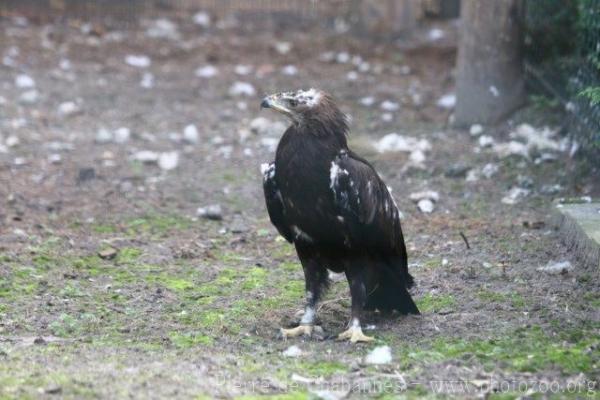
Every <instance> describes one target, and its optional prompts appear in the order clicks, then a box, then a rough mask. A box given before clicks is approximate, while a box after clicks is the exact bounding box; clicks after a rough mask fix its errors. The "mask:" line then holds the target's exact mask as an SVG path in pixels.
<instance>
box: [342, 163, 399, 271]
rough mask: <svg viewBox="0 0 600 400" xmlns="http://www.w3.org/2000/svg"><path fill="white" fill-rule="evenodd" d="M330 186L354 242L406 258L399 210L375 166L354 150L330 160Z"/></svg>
mask: <svg viewBox="0 0 600 400" xmlns="http://www.w3.org/2000/svg"><path fill="white" fill-rule="evenodd" d="M330 187H331V190H332V192H333V198H334V202H335V204H336V207H337V209H338V212H339V213H340V216H341V217H342V218H343V220H344V225H345V226H346V227H347V229H348V233H349V235H350V240H351V243H356V244H362V245H364V244H366V245H368V246H369V247H371V248H376V249H377V250H378V251H381V252H383V253H387V254H388V255H393V256H397V257H400V258H404V259H406V248H405V244H404V238H403V236H402V229H401V227H400V211H399V210H398V207H396V203H395V201H394V199H393V197H392V195H391V194H390V191H389V190H388V188H387V186H386V185H385V183H384V182H383V181H382V180H381V178H380V177H379V175H377V172H375V170H374V169H373V167H372V166H371V165H370V164H369V163H368V162H367V161H365V160H363V159H362V158H360V157H358V156H357V155H355V154H353V153H351V152H341V153H340V154H339V155H338V156H337V157H336V158H335V159H334V161H332V163H331V169H330Z"/></svg>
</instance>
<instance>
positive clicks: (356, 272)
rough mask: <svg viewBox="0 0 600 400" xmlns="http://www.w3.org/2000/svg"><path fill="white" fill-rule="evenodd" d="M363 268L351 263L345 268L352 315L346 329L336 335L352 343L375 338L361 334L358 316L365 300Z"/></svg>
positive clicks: (360, 314) (365, 289) (369, 340)
mask: <svg viewBox="0 0 600 400" xmlns="http://www.w3.org/2000/svg"><path fill="white" fill-rule="evenodd" d="M363 268H364V267H363ZM363 268H361V267H355V266H352V265H351V266H350V267H349V268H347V269H346V278H347V279H348V284H349V285H350V296H351V297H352V317H351V318H350V323H349V324H348V329H347V330H346V331H344V332H342V333H340V334H339V335H338V339H339V340H350V342H352V343H357V342H371V341H373V340H375V339H374V338H372V337H370V336H366V335H365V334H363V332H362V328H361V326H360V317H361V316H362V312H363V308H364V306H365V302H366V300H367V288H366V276H365V274H364V269H363Z"/></svg>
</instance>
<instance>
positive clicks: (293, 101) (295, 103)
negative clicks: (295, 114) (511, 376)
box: [289, 99, 298, 107]
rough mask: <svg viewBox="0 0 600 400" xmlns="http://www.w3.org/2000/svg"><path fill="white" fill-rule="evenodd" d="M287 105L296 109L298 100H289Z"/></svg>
mask: <svg viewBox="0 0 600 400" xmlns="http://www.w3.org/2000/svg"><path fill="white" fill-rule="evenodd" d="M289 104H290V106H292V107H296V106H297V105H298V100H296V99H290V101H289Z"/></svg>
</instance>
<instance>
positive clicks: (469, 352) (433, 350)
mask: <svg viewBox="0 0 600 400" xmlns="http://www.w3.org/2000/svg"><path fill="white" fill-rule="evenodd" d="M590 336H591V337H590ZM590 336H587V335H583V336H581V339H582V340H578V341H576V342H571V343H568V342H567V343H565V339H567V338H566V337H553V336H550V335H548V334H547V333H545V332H544V331H543V330H542V329H541V328H540V327H533V328H530V329H527V330H525V329H519V330H516V331H514V332H513V333H511V334H508V335H503V336H501V337H499V338H492V339H487V340H481V339H477V340H465V339H456V338H439V339H436V340H435V341H433V342H432V343H431V344H430V345H421V346H419V347H414V348H412V349H402V348H399V349H398V350H399V351H400V352H402V353H403V354H404V355H403V356H401V357H400V359H401V360H404V362H407V360H412V361H417V362H420V363H425V364H428V363H432V362H441V361H444V360H448V359H455V358H463V359H464V358H465V356H469V357H474V358H476V359H478V360H479V361H480V362H481V363H482V364H483V365H484V366H488V367H489V368H490V369H491V368H494V366H495V365H497V363H498V362H503V363H505V364H506V365H507V366H508V367H507V368H508V369H512V370H516V371H520V372H536V371H540V370H546V369H550V368H558V369H560V370H561V371H562V372H564V373H580V372H584V373H585V372H590V371H591V370H592V368H593V359H592V355H591V353H590V352H589V351H588V350H589V348H590V346H592V344H593V343H597V342H598V339H597V338H596V339H594V338H593V335H590Z"/></svg>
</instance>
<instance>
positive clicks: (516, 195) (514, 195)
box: [502, 187, 531, 205]
mask: <svg viewBox="0 0 600 400" xmlns="http://www.w3.org/2000/svg"><path fill="white" fill-rule="evenodd" d="M529 193H531V191H530V190H529V189H524V188H520V187H513V188H512V189H510V190H509V191H508V193H507V194H506V195H505V196H504V197H503V198H502V203H504V204H508V205H514V204H517V203H518V202H520V201H521V200H523V199H524V198H525V197H527V196H529Z"/></svg>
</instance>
